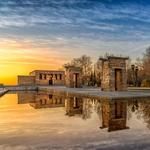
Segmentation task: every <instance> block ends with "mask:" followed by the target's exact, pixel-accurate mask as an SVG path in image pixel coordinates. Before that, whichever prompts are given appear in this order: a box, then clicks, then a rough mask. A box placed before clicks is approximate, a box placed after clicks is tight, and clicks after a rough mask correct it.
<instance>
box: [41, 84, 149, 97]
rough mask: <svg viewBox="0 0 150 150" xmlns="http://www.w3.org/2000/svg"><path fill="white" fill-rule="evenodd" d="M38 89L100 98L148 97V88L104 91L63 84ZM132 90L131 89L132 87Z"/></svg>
mask: <svg viewBox="0 0 150 150" xmlns="http://www.w3.org/2000/svg"><path fill="white" fill-rule="evenodd" d="M39 90H46V91H57V92H59V91H60V92H68V93H72V94H79V95H85V96H94V97H101V98H104V97H105V98H106V97H107V98H134V97H135V98H136V97H149V98H150V90H142V91H140V90H136V91H130V90H128V91H116V92H106V91H101V89H100V88H67V87H64V86H39ZM132 90H133V89H132Z"/></svg>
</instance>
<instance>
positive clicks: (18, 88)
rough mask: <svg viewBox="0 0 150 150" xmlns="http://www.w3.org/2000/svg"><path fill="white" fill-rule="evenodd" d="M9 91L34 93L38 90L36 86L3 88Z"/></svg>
mask: <svg viewBox="0 0 150 150" xmlns="http://www.w3.org/2000/svg"><path fill="white" fill-rule="evenodd" d="M5 88H6V89H7V90H9V91H36V90H38V87H37V86H5Z"/></svg>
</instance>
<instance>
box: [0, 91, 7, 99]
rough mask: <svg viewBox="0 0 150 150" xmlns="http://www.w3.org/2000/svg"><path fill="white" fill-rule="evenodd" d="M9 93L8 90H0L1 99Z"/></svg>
mask: <svg viewBox="0 0 150 150" xmlns="http://www.w3.org/2000/svg"><path fill="white" fill-rule="evenodd" d="M7 91H8V90H6V89H0V97H1V96H2V95H4V94H5V93H6V92H7Z"/></svg>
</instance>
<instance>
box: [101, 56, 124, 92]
mask: <svg viewBox="0 0 150 150" xmlns="http://www.w3.org/2000/svg"><path fill="white" fill-rule="evenodd" d="M126 59H127V58H122V57H108V58H107V59H102V82H101V87H102V90H103V91H125V90H127V73H126Z"/></svg>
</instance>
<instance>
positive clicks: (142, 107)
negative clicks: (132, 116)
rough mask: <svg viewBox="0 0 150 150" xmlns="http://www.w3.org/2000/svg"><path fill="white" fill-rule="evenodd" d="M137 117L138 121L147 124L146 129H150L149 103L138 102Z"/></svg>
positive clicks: (145, 101)
mask: <svg viewBox="0 0 150 150" xmlns="http://www.w3.org/2000/svg"><path fill="white" fill-rule="evenodd" d="M137 117H138V118H139V119H142V118H143V119H144V121H145V123H147V127H148V128H149V129H150V101H149V100H142V101H139V109H138V111H137Z"/></svg>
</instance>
